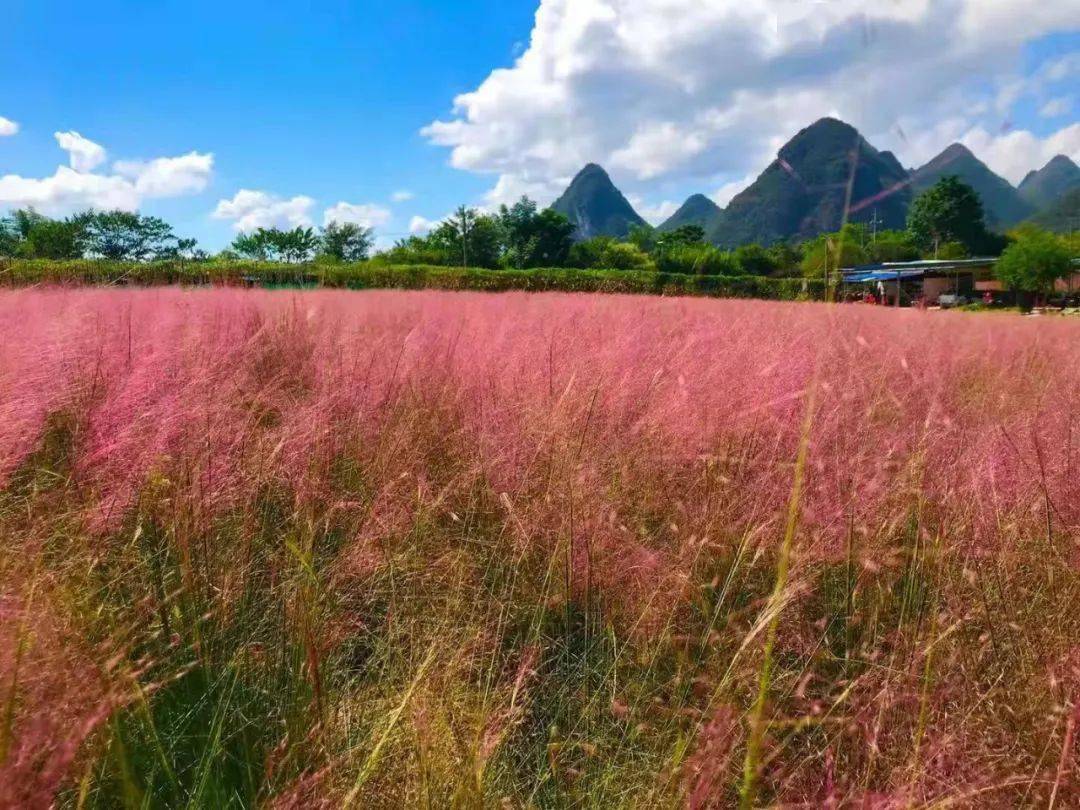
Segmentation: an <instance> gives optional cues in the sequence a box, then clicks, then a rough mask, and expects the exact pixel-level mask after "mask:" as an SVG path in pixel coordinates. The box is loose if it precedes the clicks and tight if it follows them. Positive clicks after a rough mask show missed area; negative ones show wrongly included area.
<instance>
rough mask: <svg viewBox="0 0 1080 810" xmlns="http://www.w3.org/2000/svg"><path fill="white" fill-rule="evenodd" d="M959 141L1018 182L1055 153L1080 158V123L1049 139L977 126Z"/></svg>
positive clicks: (992, 167)
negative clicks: (997, 132)
mask: <svg viewBox="0 0 1080 810" xmlns="http://www.w3.org/2000/svg"><path fill="white" fill-rule="evenodd" d="M960 142H961V143H963V144H964V145H965V146H966V147H968V148H969V149H970V150H971V151H972V152H974V153H975V154H976V155H978V156H979V158H980V159H982V161H983V162H984V163H986V165H988V166H989V167H990V168H991V169H993V170H994V171H995V172H997V173H998V174H1000V175H1001V176H1002V177H1004V178H1005V179H1006V180H1008V181H1009V182H1010V183H1013V184H1014V185H1015V184H1016V183H1019V182H1020V181H1021V180H1023V179H1024V175H1026V174H1027V173H1028V172H1029V171H1030V170H1031V169H1039V168H1042V167H1043V166H1044V165H1045V164H1046V163H1047V162H1048V161H1050V160H1051V159H1052V158H1053V157H1054V156H1055V155H1068V156H1069V157H1071V158H1072V159H1073V160H1080V123H1076V124H1071V125H1069V126H1067V127H1064V128H1063V129H1060V130H1058V131H1057V132H1055V133H1054V134H1052V135H1050V136H1048V137H1046V138H1040V137H1039V136H1037V135H1034V134H1033V133H1031V132H1028V131H1027V130H1014V131H1012V132H1006V133H1003V134H994V133H992V132H987V131H986V130H985V129H983V128H982V127H974V128H972V129H970V130H969V131H968V132H966V133H964V135H963V137H961V138H960Z"/></svg>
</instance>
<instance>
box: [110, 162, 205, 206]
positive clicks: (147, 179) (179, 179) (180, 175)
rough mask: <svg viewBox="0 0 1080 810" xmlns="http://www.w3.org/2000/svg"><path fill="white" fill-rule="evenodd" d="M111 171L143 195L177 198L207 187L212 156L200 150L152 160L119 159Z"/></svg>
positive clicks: (196, 192) (198, 191)
mask: <svg viewBox="0 0 1080 810" xmlns="http://www.w3.org/2000/svg"><path fill="white" fill-rule="evenodd" d="M113 171H115V172H116V173H117V174H119V175H121V176H123V177H126V178H128V179H129V180H131V181H132V182H134V183H135V189H136V190H137V191H138V192H139V194H140V195H142V196H143V197H179V196H182V195H184V194H198V193H200V192H202V191H205V190H206V187H207V185H209V183H210V177H211V175H212V174H213V171H214V156H213V155H211V154H202V153H200V152H189V153H188V154H186V155H181V156H179V157H171V158H155V159H154V160H147V161H138V160H118V161H116V163H114V164H113Z"/></svg>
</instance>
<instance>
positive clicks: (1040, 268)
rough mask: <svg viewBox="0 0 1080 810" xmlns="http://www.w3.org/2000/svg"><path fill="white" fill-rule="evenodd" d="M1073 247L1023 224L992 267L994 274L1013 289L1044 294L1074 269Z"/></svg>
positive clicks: (1045, 232) (1052, 235)
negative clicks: (1071, 248)
mask: <svg viewBox="0 0 1080 810" xmlns="http://www.w3.org/2000/svg"><path fill="white" fill-rule="evenodd" d="M1072 253H1073V252H1072V250H1070V248H1069V246H1068V245H1067V244H1066V243H1065V241H1064V240H1062V239H1060V238H1059V237H1057V236H1055V235H1054V234H1052V233H1050V232H1048V231H1044V230H1042V229H1040V228H1035V227H1025V228H1023V229H1021V230H1019V231H1017V232H1016V233H1015V236H1014V241H1013V243H1012V244H1011V245H1009V246H1008V247H1007V248H1005V252H1004V253H1002V254H1001V258H1000V259H998V263H997V265H996V266H995V268H994V272H995V274H996V275H997V277H998V278H999V279H1000V280H1001V281H1003V282H1004V283H1005V284H1007V285H1008V286H1009V288H1010V289H1013V290H1021V291H1023V292H1028V293H1036V294H1043V293H1046V292H1049V291H1051V290H1052V289H1053V287H1054V282H1055V281H1057V280H1058V279H1063V278H1068V277H1069V276H1070V274H1071V273H1072V272H1073V265H1072V260H1073V255H1072Z"/></svg>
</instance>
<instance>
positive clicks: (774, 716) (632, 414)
mask: <svg viewBox="0 0 1080 810" xmlns="http://www.w3.org/2000/svg"><path fill="white" fill-rule="evenodd" d="M0 335H3V339H2V341H0V806H3V807H16V806H17V807H48V806H51V805H53V804H56V805H59V806H62V807H130V808H134V807H150V806H154V807H158V806H162V807H164V806H169V807H174V806H177V807H178V806H188V807H215V808H219V807H230V806H235V807H241V806H245V807H246V806H254V805H261V806H271V807H320V806H334V807H340V806H353V807H388V808H390V807H435V808H441V807H463V808H468V807H484V806H494V807H506V808H526V807H581V806H588V807H598V808H599V807H604V808H610V807H642V808H654V807H691V808H704V807H731V806H739V805H741V806H744V807H758V806H781V805H782V806H785V807H791V806H798V807H868V808H893V807H896V808H901V807H903V808H908V807H1016V806H1040V807H1046V806H1056V807H1076V806H1080V763H1078V762H1077V760H1078V757H1080V751H1078V750H1077V749H1078V747H1080V742H1078V740H1077V736H1078V735H1077V723H1078V721H1080V641H1078V639H1080V608H1078V606H1080V545H1078V542H1080V323H1077V322H1070V320H1069V319H1060V320H1053V319H1049V318H1046V319H1039V318H1020V317H1016V316H1011V315H976V314H964V313H925V312H918V311H914V310H903V311H893V310H887V309H883V308H875V307H865V306H857V305H839V306H837V305H834V306H829V305H824V304H810V303H802V304H798V303H779V302H763V301H734V300H704V299H659V298H650V297H621V296H598V295H569V294H526V293H506V294H483V293H451V292H434V291H429V292H389V291H383V292H379V291H372V292H343V291H314V292H265V291H243V290H227V289H226V290H210V289H203V290H188V291H183V290H179V289H175V288H156V289H144V290H104V289H83V290H75V289H68V290H64V289H55V290H49V289H34V290H4V291H0Z"/></svg>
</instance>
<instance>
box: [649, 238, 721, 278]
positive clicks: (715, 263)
mask: <svg viewBox="0 0 1080 810" xmlns="http://www.w3.org/2000/svg"><path fill="white" fill-rule="evenodd" d="M656 267H657V269H658V270H660V271H661V272H664V273H683V274H685V275H692V276H735V275H738V274H739V264H738V262H736V261H735V256H734V254H732V253H731V252H729V251H726V250H721V249H720V248H718V247H714V246H713V245H706V244H689V245H684V244H676V245H675V246H674V247H672V248H671V249H670V250H665V251H664V252H663V254H662V255H659V256H657V257H656Z"/></svg>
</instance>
